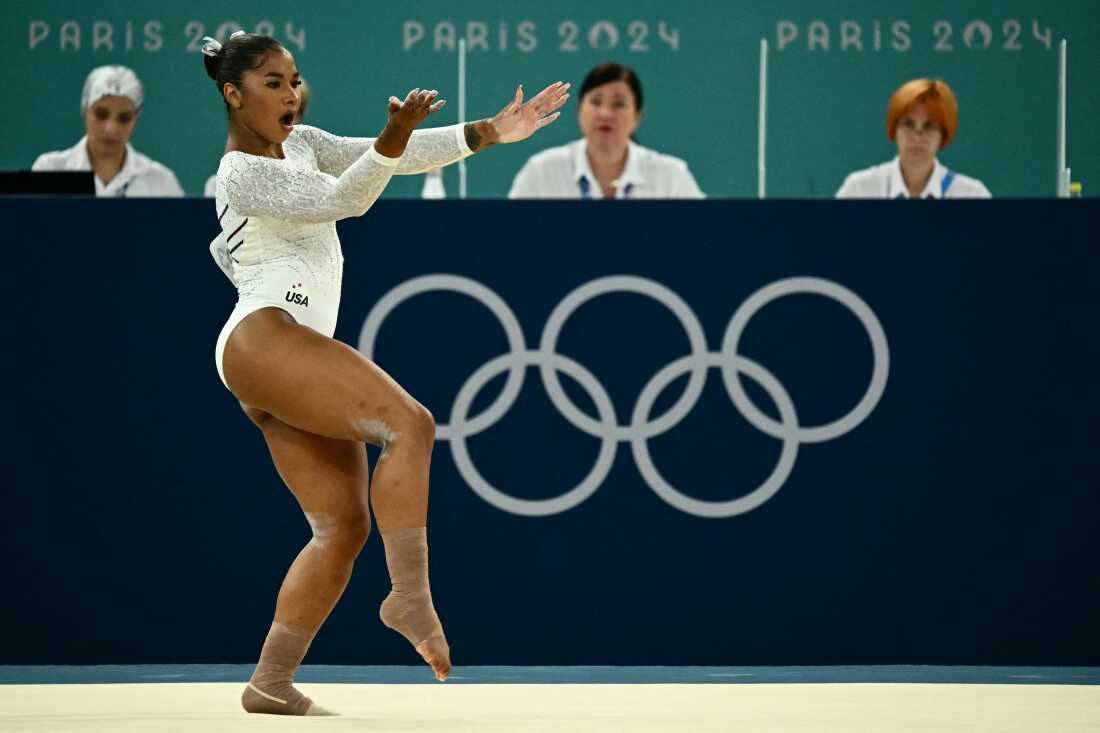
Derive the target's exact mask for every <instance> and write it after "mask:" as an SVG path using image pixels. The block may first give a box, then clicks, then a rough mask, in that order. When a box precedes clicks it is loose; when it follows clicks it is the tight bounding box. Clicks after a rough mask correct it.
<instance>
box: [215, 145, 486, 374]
mask: <svg viewBox="0 0 1100 733" xmlns="http://www.w3.org/2000/svg"><path fill="white" fill-rule="evenodd" d="M463 128H464V126H463V125H453V126H451V127H440V128H435V129H432V130H418V131H416V132H414V133H413V134H412V136H411V137H410V138H409V143H408V145H407V146H406V148H405V153H404V154H403V155H402V156H401V157H400V158H387V157H386V156H384V155H381V154H380V153H378V152H377V151H376V150H375V149H374V138H347V137H338V136H336V135H332V134H330V133H328V132H325V131H324V130H319V129H317V128H315V127H310V126H308V125H298V126H297V127H295V128H294V131H293V132H291V133H290V136H289V137H288V138H287V139H286V141H285V142H284V143H283V154H284V156H285V158H284V159H282V160H279V159H275V158H264V157H261V156H257V155H248V154H246V153H241V152H231V153H226V154H225V156H224V157H223V158H222V161H221V165H220V166H219V168H218V185H217V192H216V195H215V204H216V206H217V212H218V220H219V222H220V224H221V227H222V231H221V233H220V234H219V235H218V236H217V238H215V239H214V241H213V242H211V244H210V251H211V254H213V255H214V259H215V261H217V263H218V266H219V267H221V268H222V271H223V272H225V274H226V276H227V277H228V278H229V279H230V281H232V282H233V284H234V285H236V286H237V296H238V298H237V307H236V308H234V309H233V313H232V314H231V315H230V316H229V320H228V321H227V322H226V324H225V327H224V328H222V331H221V334H220V335H219V336H218V342H217V346H216V347H215V350H214V361H215V364H216V365H217V368H218V375H219V376H220V377H221V379H222V383H223V384H225V374H224V372H223V371H222V354H223V352H224V350H225V344H226V342H227V341H228V340H229V336H230V334H231V333H232V332H233V329H234V328H236V327H237V324H239V323H240V322H241V321H242V320H243V319H244V318H245V317H246V316H248V315H249V314H250V313H252V312H254V311H256V310H259V309H260V308H268V307H275V308H281V309H282V310H284V311H286V312H287V313H289V314H290V315H291V317H293V318H294V320H295V321H297V322H298V323H300V324H303V325H306V326H309V327H310V328H312V329H314V330H315V331H317V332H319V333H322V334H324V335H326V336H329V337H331V336H332V335H333V334H334V333H335V331H336V315H337V312H338V310H339V308H340V281H341V278H342V275H343V264H344V256H343V254H342V253H341V251H340V239H339V238H338V237H337V236H336V222H337V221H338V220H340V219H346V218H348V217H351V216H361V215H362V214H363V213H365V212H366V211H367V209H369V208H370V207H371V205H372V204H373V203H374V202H375V201H376V200H377V199H378V197H379V195H381V193H382V190H383V189H384V188H385V187H386V184H387V183H388V182H389V180H390V177H391V176H393V175H394V174H398V175H401V174H412V173H423V172H425V171H428V170H431V169H432V168H439V167H441V166H445V165H448V164H450V163H453V162H455V161H456V160H459V159H460V158H464V157H466V156H468V155H471V151H470V148H469V147H468V146H467V145H466V137H465V134H464V129H463ZM226 386H228V385H226Z"/></svg>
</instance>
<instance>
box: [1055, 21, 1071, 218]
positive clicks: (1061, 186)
mask: <svg viewBox="0 0 1100 733" xmlns="http://www.w3.org/2000/svg"><path fill="white" fill-rule="evenodd" d="M1057 195H1058V198H1061V199H1065V198H1069V178H1068V176H1067V175H1066V39H1064V38H1063V39H1062V42H1061V43H1059V44H1058V191H1057Z"/></svg>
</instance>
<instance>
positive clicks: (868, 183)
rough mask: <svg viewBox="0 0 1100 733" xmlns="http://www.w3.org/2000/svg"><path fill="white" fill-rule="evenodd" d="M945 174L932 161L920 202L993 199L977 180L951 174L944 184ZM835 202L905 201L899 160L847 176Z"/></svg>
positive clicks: (943, 170)
mask: <svg viewBox="0 0 1100 733" xmlns="http://www.w3.org/2000/svg"><path fill="white" fill-rule="evenodd" d="M949 173H953V172H952V171H948V169H947V168H946V167H945V166H944V165H943V164H942V163H940V161H939V160H937V161H936V165H935V167H934V168H933V169H932V175H931V176H929V178H928V183H927V184H926V185H925V187H924V190H923V191H921V195H920V197H921V198H922V199H928V198H932V199H940V198H945V199H988V198H993V195H992V194H991V193H989V189H988V188H986V187H985V184H983V183H982V182H981V181H979V180H978V179H977V178H971V177H970V176H964V175H963V174H961V173H953V175H952V177H951V178H950V180H948V181H947V182H946V183H947V185H946V190H945V188H944V186H945V181H944V179H945V178H947V176H948V174H949ZM836 197H837V198H838V199H898V198H904V199H907V198H909V188H908V187H907V186H906V185H905V179H904V178H902V176H901V160H900V159H899V158H894V159H893V160H891V161H889V162H887V163H882V164H881V165H875V166H871V167H870V168H864V169H863V170H861V171H856V172H855V173H851V174H849V175H848V177H847V178H845V179H844V183H843V184H841V186H840V190H838V191H837V192H836Z"/></svg>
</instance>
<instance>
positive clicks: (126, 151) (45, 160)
mask: <svg viewBox="0 0 1100 733" xmlns="http://www.w3.org/2000/svg"><path fill="white" fill-rule="evenodd" d="M144 100H145V92H144V90H143V89H142V86H141V80H140V79H138V77H137V74H135V73H134V72H133V70H132V69H128V68H127V67H125V66H100V67H98V68H95V69H92V72H91V73H90V74H88V78H87V80H86V81H85V82H84V91H83V93H82V94H81V96H80V112H81V114H82V115H83V117H84V131H85V133H86V134H85V135H84V137H83V138H81V139H80V142H78V143H77V144H76V145H74V146H72V147H71V148H68V149H66V150H55V151H53V152H49V153H43V154H42V155H40V156H38V159H37V160H36V161H34V165H33V166H32V167H31V170H36V171H93V172H94V173H95V191H96V195H97V196H108V197H116V198H117V197H123V196H126V197H141V196H149V197H155V196H183V189H182V188H181V187H180V184H179V181H178V180H177V179H176V175H175V174H174V173H173V172H172V171H171V170H169V169H168V168H167V167H166V166H164V165H162V164H160V163H158V162H156V161H155V160H151V159H150V158H148V157H146V156H144V155H142V154H141V153H139V152H138V151H136V150H134V148H133V147H132V146H131V145H130V136H131V135H133V133H134V126H135V125H136V124H137V118H138V115H139V114H140V113H141V106H142V103H143V102H144Z"/></svg>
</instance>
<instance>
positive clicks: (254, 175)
mask: <svg viewBox="0 0 1100 733" xmlns="http://www.w3.org/2000/svg"><path fill="white" fill-rule="evenodd" d="M398 162H399V159H397V158H387V157H386V156H384V155H382V154H380V153H379V152H378V151H376V150H375V149H374V148H373V147H372V148H368V149H367V150H366V151H365V152H364V153H363V154H362V155H360V156H359V158H358V159H357V160H354V161H352V162H351V164H349V165H348V166H347V168H346V170H344V172H343V173H341V174H340V175H339V176H332V175H329V174H327V173H323V172H321V171H315V170H310V169H308V168H303V167H300V166H297V165H294V164H292V163H291V162H290V161H289V160H276V159H274V158H263V157H260V156H258V155H247V154H245V153H240V152H232V153H227V154H226V155H225V157H224V158H222V163H221V167H220V168H219V169H218V178H219V181H220V185H221V186H223V187H224V191H225V196H226V202H227V203H228V204H229V205H230V206H231V207H232V208H233V210H234V211H235V212H236V213H237V214H239V215H241V216H268V217H272V218H275V219H283V220H285V221H297V222H304V223H316V224H320V223H324V222H327V221H337V220H339V219H346V218H348V217H351V216H362V215H363V214H364V213H366V211H367V209H369V208H370V207H371V205H372V204H373V203H374V202H375V201H376V200H377V199H378V197H379V196H380V195H381V194H382V190H383V189H384V188H385V187H386V184H387V183H389V180H390V178H391V177H392V176H393V172H394V170H395V169H396V167H397V164H398Z"/></svg>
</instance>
